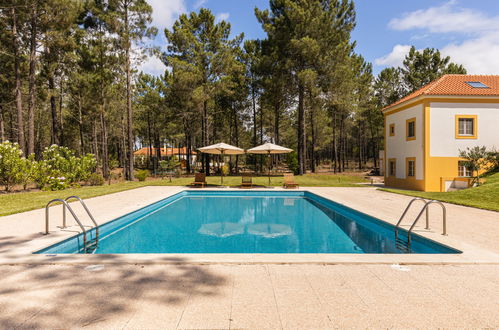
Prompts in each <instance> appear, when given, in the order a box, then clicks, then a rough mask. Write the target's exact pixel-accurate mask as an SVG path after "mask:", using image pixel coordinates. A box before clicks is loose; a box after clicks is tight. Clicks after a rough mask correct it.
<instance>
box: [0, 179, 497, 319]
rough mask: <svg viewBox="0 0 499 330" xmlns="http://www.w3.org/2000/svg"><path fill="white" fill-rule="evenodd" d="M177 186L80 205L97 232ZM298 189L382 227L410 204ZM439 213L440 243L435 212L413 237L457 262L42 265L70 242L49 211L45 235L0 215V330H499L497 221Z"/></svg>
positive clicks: (96, 258) (30, 219)
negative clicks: (55, 247) (46, 251)
mask: <svg viewBox="0 0 499 330" xmlns="http://www.w3.org/2000/svg"><path fill="white" fill-rule="evenodd" d="M183 189H185V188H183V187H144V188H140V189H135V190H130V191H125V192H120V193H116V194H112V195H107V196H102V197H96V198H91V199H88V200H86V203H87V205H88V206H89V208H90V209H91V210H92V211H93V213H94V214H96V215H98V216H99V217H98V221H99V222H101V223H104V222H106V221H110V220H112V219H114V218H116V217H118V216H120V215H123V214H126V213H129V212H131V211H134V210H136V209H138V208H140V207H142V206H145V205H148V204H150V203H153V202H155V201H158V200H161V199H163V198H165V197H167V196H170V195H172V194H175V193H177V192H180V191H182V190H183ZM304 189H305V190H309V191H311V192H313V193H316V194H319V195H321V196H324V197H327V198H330V199H332V200H334V201H336V202H339V203H342V204H344V205H346V206H349V207H352V208H354V209H357V210H359V211H361V212H364V213H367V214H369V215H372V216H375V217H377V218H380V219H382V220H384V221H387V222H390V223H396V221H397V220H398V218H399V217H400V214H401V212H402V211H403V209H404V208H405V206H406V205H407V203H408V201H409V200H410V199H411V198H410V197H407V196H402V195H396V194H391V193H387V192H382V191H378V190H375V189H373V188H304ZM223 190H227V189H223ZM272 190H277V189H272ZM445 205H446V208H447V212H448V234H449V235H448V236H442V235H441V229H442V228H441V214H440V213H439V212H440V211H439V210H438V208H437V207H434V208H433V207H432V210H431V223H430V224H431V229H430V230H425V229H424V228H423V227H424V221H422V222H421V225H420V226H419V227H417V233H418V234H420V235H422V236H425V237H427V238H430V239H433V240H436V241H439V242H441V243H443V244H446V245H449V246H452V247H454V248H457V249H459V250H462V251H463V253H462V254H459V255H416V254H414V255H347V254H339V255H319V254H307V255H294V254H291V255H260V254H258V255H223V254H222V255H218V254H217V255H190V254H189V255H185V254H184V255H173V254H172V255H158V254H152V255H140V254H139V255H91V256H90V255H66V256H62V255H59V256H45V255H33V254H32V252H33V251H36V250H38V249H40V248H43V247H45V246H48V245H51V244H53V243H55V242H57V241H60V240H62V239H64V238H66V237H70V236H72V235H74V234H75V230H76V228H75V227H70V228H68V229H64V230H62V229H60V228H58V227H57V226H58V225H60V223H61V222H60V221H61V217H60V214H61V208H60V207H59V206H56V207H54V208H53V209H52V210H51V212H52V214H53V215H54V217H53V221H52V222H51V234H50V235H42V234H41V233H42V231H43V229H44V210H34V211H30V212H24V213H20V214H16V215H11V216H6V217H0V329H3V328H5V329H11V328H80V327H85V328H97V329H103V328H107V329H117V328H127V329H137V328H141V329H145V328H147V329H328V328H366V327H370V328H393V327H395V328H451V327H452V328H455V327H459V328H499V298H498V297H499V228H498V223H499V213H497V212H491V211H484V210H479V209H474V208H468V207H462V206H457V205H451V204H445ZM75 208H76V207H75ZM77 212H78V213H80V212H82V210H80V209H78V211H77ZM81 214H82V215H83V213H81ZM413 216H414V214H410V215H408V219H410V218H411V217H413ZM82 217H83V216H82ZM68 220H69V218H68ZM69 221H70V220H69Z"/></svg>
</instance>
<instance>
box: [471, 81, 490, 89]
mask: <svg viewBox="0 0 499 330" xmlns="http://www.w3.org/2000/svg"><path fill="white" fill-rule="evenodd" d="M466 83H467V84H468V85H470V86H471V87H473V88H490V87H489V86H487V85H485V84H484V83H481V82H479V81H466Z"/></svg>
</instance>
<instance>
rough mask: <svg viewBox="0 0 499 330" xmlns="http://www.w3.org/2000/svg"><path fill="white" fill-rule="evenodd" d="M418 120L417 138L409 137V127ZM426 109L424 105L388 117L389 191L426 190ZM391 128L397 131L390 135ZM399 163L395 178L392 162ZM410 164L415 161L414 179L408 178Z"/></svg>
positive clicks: (386, 153)
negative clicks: (391, 171) (390, 188)
mask: <svg viewBox="0 0 499 330" xmlns="http://www.w3.org/2000/svg"><path fill="white" fill-rule="evenodd" d="M411 120H415V126H416V127H415V132H416V136H415V138H413V139H412V138H408V137H407V125H408V122H409V121H411ZM424 120H425V119H424V107H423V103H422V102H420V103H417V104H413V105H410V106H409V107H407V108H401V109H397V110H395V111H392V112H390V111H388V112H386V113H385V157H384V164H385V166H384V168H385V184H386V185H387V186H390V187H397V188H404V189H414V190H423V189H424V179H425V173H424V155H425V152H424V140H425V137H424V127H425V121H424ZM390 127H393V128H394V134H391V132H390ZM393 160H394V161H395V162H396V175H395V176H392V175H390V161H393ZM409 160H414V161H415V176H414V177H408V176H407V164H408V161H409Z"/></svg>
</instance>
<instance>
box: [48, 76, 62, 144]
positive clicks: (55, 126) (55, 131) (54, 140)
mask: <svg viewBox="0 0 499 330" xmlns="http://www.w3.org/2000/svg"><path fill="white" fill-rule="evenodd" d="M48 82H49V94H50V113H51V115H52V132H51V133H52V134H51V139H50V141H51V144H57V145H60V142H61V141H60V140H59V137H60V134H59V122H58V120H57V105H56V102H55V84H54V76H53V73H49V78H48Z"/></svg>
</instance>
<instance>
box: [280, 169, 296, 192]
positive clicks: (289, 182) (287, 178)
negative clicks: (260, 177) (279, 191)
mask: <svg viewBox="0 0 499 330" xmlns="http://www.w3.org/2000/svg"><path fill="white" fill-rule="evenodd" d="M283 187H284V188H286V189H289V188H298V187H299V186H298V183H296V182H295V176H294V175H293V173H284V185H283Z"/></svg>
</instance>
